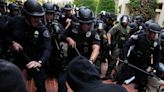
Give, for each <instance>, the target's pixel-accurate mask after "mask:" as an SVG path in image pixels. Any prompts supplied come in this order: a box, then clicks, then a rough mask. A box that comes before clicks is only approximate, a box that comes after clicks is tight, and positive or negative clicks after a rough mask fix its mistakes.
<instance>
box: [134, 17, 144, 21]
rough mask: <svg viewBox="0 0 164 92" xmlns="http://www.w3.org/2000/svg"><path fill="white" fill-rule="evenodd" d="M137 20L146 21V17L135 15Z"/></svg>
mask: <svg viewBox="0 0 164 92" xmlns="http://www.w3.org/2000/svg"><path fill="white" fill-rule="evenodd" d="M135 20H137V21H140V22H143V21H144V18H143V17H142V16H136V17H135Z"/></svg>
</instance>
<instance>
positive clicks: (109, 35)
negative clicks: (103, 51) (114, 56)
mask: <svg viewBox="0 0 164 92" xmlns="http://www.w3.org/2000/svg"><path fill="white" fill-rule="evenodd" d="M107 39H108V43H109V44H111V34H110V33H107Z"/></svg>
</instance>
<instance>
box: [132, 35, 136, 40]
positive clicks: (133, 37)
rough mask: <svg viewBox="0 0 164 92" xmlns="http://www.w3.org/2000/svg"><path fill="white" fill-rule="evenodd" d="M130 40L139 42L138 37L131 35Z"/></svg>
mask: <svg viewBox="0 0 164 92" xmlns="http://www.w3.org/2000/svg"><path fill="white" fill-rule="evenodd" d="M130 38H132V39H134V40H137V39H138V35H131V36H130Z"/></svg>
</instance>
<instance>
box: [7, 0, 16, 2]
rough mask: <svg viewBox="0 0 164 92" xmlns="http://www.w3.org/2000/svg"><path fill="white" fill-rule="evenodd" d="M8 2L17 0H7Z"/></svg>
mask: <svg viewBox="0 0 164 92" xmlns="http://www.w3.org/2000/svg"><path fill="white" fill-rule="evenodd" d="M7 2H16V0H7Z"/></svg>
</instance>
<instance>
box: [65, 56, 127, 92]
mask: <svg viewBox="0 0 164 92" xmlns="http://www.w3.org/2000/svg"><path fill="white" fill-rule="evenodd" d="M67 72H68V76H67V82H68V84H69V86H70V87H71V88H72V90H73V91H74V92H127V91H126V89H125V88H123V87H121V86H119V85H116V84H103V83H102V81H101V80H100V77H99V73H98V71H97V70H96V69H95V67H94V65H92V64H91V63H90V62H88V59H86V58H85V57H83V56H78V57H76V58H74V59H73V60H72V61H71V62H70V64H69V66H68V71H67Z"/></svg>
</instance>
